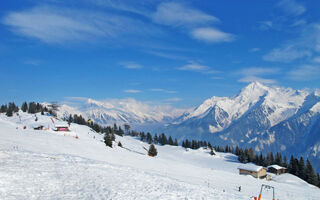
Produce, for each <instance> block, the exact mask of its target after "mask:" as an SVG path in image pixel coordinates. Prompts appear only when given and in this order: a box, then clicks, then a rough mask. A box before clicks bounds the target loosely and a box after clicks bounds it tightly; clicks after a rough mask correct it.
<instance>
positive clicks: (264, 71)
mask: <svg viewBox="0 0 320 200" xmlns="http://www.w3.org/2000/svg"><path fill="white" fill-rule="evenodd" d="M279 72H280V69H279V68H266V67H249V68H244V69H241V70H239V71H237V73H238V74H241V75H246V76H258V75H269V74H277V73H279Z"/></svg>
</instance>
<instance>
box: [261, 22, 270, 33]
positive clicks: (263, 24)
mask: <svg viewBox="0 0 320 200" xmlns="http://www.w3.org/2000/svg"><path fill="white" fill-rule="evenodd" d="M259 24H260V25H259V29H260V30H262V31H266V30H269V29H271V28H272V27H273V22H272V21H262V22H259Z"/></svg>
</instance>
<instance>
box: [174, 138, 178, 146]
mask: <svg viewBox="0 0 320 200" xmlns="http://www.w3.org/2000/svg"><path fill="white" fill-rule="evenodd" d="M173 145H174V146H178V145H179V144H178V140H177V138H175V139H174V142H173Z"/></svg>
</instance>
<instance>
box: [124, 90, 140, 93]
mask: <svg viewBox="0 0 320 200" xmlns="http://www.w3.org/2000/svg"><path fill="white" fill-rule="evenodd" d="M123 92H125V93H141V92H142V91H141V90H134V89H129V90H123Z"/></svg>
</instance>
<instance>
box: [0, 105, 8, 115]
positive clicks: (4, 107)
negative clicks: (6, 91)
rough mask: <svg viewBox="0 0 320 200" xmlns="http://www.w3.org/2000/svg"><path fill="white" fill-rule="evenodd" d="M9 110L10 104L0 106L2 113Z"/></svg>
mask: <svg viewBox="0 0 320 200" xmlns="http://www.w3.org/2000/svg"><path fill="white" fill-rule="evenodd" d="M7 110H8V106H7V105H1V107H0V113H5V112H7Z"/></svg>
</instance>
